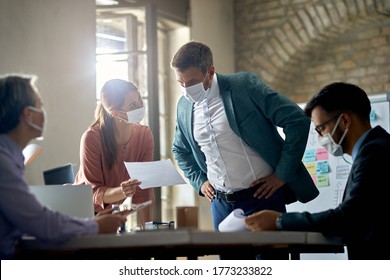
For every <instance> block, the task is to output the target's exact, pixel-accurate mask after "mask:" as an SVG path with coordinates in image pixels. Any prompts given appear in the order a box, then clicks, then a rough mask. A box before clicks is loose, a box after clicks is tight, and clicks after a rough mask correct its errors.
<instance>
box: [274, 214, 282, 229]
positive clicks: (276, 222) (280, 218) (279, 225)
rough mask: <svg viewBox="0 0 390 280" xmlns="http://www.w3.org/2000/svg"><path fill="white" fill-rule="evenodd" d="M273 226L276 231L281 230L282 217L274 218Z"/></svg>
mask: <svg viewBox="0 0 390 280" xmlns="http://www.w3.org/2000/svg"><path fill="white" fill-rule="evenodd" d="M275 226H276V229H278V230H281V229H282V215H280V216H279V217H277V218H276V220H275Z"/></svg>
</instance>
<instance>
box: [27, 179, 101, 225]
mask: <svg viewBox="0 0 390 280" xmlns="http://www.w3.org/2000/svg"><path fill="white" fill-rule="evenodd" d="M30 190H31V192H32V193H33V194H34V195H35V196H36V197H37V199H38V201H39V202H41V203H42V204H43V205H45V206H47V207H48V208H50V209H53V210H56V211H58V212H61V213H64V214H67V215H70V216H75V217H81V218H92V217H94V207H93V199H92V187H91V186H90V185H78V186H75V185H72V186H64V185H32V186H30Z"/></svg>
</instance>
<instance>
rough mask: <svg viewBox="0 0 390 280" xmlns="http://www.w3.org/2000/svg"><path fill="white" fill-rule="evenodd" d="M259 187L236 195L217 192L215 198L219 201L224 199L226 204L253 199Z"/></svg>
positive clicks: (235, 193)
mask: <svg viewBox="0 0 390 280" xmlns="http://www.w3.org/2000/svg"><path fill="white" fill-rule="evenodd" d="M258 188H259V187H253V188H247V189H243V190H240V191H237V192H234V193H225V192H221V191H217V190H216V191H215V197H216V198H219V199H223V200H225V201H226V202H236V201H241V200H245V199H248V198H253V194H254V193H255V192H256V190H257V189H258Z"/></svg>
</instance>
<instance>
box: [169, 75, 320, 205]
mask: <svg viewBox="0 0 390 280" xmlns="http://www.w3.org/2000/svg"><path fill="white" fill-rule="evenodd" d="M217 80H218V85H219V89H220V95H221V99H222V102H223V106H224V108H225V112H226V116H227V119H228V122H229V125H230V127H231V129H232V130H233V131H234V133H235V134H237V136H238V137H240V138H241V139H242V140H243V141H244V142H245V143H246V144H248V145H249V146H250V147H252V148H253V149H254V150H255V151H256V152H258V153H259V155H261V157H262V158H263V159H264V160H265V161H266V162H267V163H268V164H269V165H270V166H271V167H272V168H273V169H274V173H275V175H276V176H277V177H278V178H280V179H282V180H284V181H285V182H286V183H287V186H288V187H289V188H290V190H291V191H292V196H291V197H290V198H289V201H288V203H290V202H294V201H297V200H298V201H300V202H308V201H310V200H312V199H314V198H315V197H316V196H317V195H318V194H319V192H318V189H317V187H316V186H315V184H314V182H313V180H312V178H311V176H310V174H309V173H308V171H307V169H306V168H305V166H304V165H303V163H302V156H303V153H304V150H305V148H306V142H307V138H308V133H309V128H310V119H309V118H307V117H306V116H305V115H304V113H303V110H302V109H301V108H300V107H299V106H298V105H297V104H296V103H294V102H292V101H291V100H290V99H288V98H287V97H286V96H284V95H281V94H279V93H277V92H276V91H274V90H272V89H271V88H269V87H268V86H267V85H266V84H264V83H263V82H262V81H261V80H260V79H259V78H258V77H257V76H256V75H255V74H254V73H250V72H241V73H234V74H229V75H222V74H217ZM192 118H193V103H192V102H190V101H188V100H187V99H186V98H185V97H184V96H182V97H181V98H180V100H179V102H178V104H177V116H176V129H175V137H174V141H173V148H172V152H173V154H174V156H175V159H176V161H177V164H178V166H179V167H180V169H182V170H183V173H184V175H185V176H186V177H187V179H188V180H189V181H190V183H191V185H192V186H193V187H194V188H195V190H196V191H197V192H198V194H199V195H203V194H202V193H201V191H200V187H201V186H202V184H203V183H204V182H205V181H206V180H207V166H206V160H205V156H204V154H203V153H202V151H201V150H200V147H199V146H198V144H197V143H196V141H195V139H194V136H193V121H192ZM277 126H278V127H281V128H282V129H283V132H284V134H285V136H286V137H285V139H283V138H282V137H281V136H280V134H279V132H278V130H277V128H276V127H277Z"/></svg>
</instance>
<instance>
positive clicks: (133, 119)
mask: <svg viewBox="0 0 390 280" xmlns="http://www.w3.org/2000/svg"><path fill="white" fill-rule="evenodd" d="M126 115H127V120H125V119H122V118H120V119H121V120H122V121H124V122H125V123H127V124H129V123H140V122H141V121H142V120H143V119H144V117H145V107H143V106H142V107H141V108H138V109H135V110H132V111H129V112H126Z"/></svg>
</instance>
